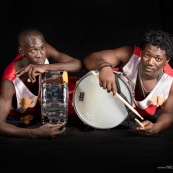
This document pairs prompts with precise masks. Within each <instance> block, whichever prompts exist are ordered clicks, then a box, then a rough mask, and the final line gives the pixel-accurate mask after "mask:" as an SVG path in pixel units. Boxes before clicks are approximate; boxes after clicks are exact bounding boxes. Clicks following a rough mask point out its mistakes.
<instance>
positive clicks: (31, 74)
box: [15, 64, 45, 83]
mask: <svg viewBox="0 0 173 173" xmlns="http://www.w3.org/2000/svg"><path fill="white" fill-rule="evenodd" d="M44 72H45V65H40V64H29V65H28V66H26V67H23V68H21V69H20V70H18V71H17V72H16V73H15V75H16V76H18V77H19V76H22V75H23V74H25V73H27V74H28V80H27V81H28V82H32V83H34V82H35V81H36V78H35V77H36V76H38V75H39V74H40V73H44Z"/></svg>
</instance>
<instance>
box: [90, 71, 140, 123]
mask: <svg viewBox="0 0 173 173" xmlns="http://www.w3.org/2000/svg"><path fill="white" fill-rule="evenodd" d="M91 73H92V74H93V75H94V76H96V77H97V79H98V74H97V73H96V72H95V71H91ZM116 96H117V97H118V98H119V99H120V100H121V101H122V102H123V103H124V104H125V105H126V106H127V107H128V108H129V109H130V110H131V111H133V112H134V113H135V114H136V115H137V116H138V117H139V118H141V119H142V120H143V117H141V116H140V114H139V113H138V112H137V111H136V110H135V109H134V108H133V107H132V106H131V105H130V104H129V103H128V102H126V100H124V99H123V98H122V97H121V96H120V95H119V94H118V93H116V95H115V96H114V97H116Z"/></svg>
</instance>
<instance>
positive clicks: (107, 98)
mask: <svg viewBox="0 0 173 173" xmlns="http://www.w3.org/2000/svg"><path fill="white" fill-rule="evenodd" d="M114 73H115V75H116V74H117V75H116V78H117V79H118V82H117V83H119V87H120V90H121V93H123V94H124V96H125V98H126V101H127V102H128V103H129V104H130V105H132V103H133V94H132V89H131V86H130V83H129V82H128V81H127V79H126V78H125V77H124V76H123V75H122V73H120V72H114ZM73 106H74V109H75V111H76V113H77V115H78V116H79V118H80V119H81V120H82V121H83V122H84V124H86V125H89V126H91V127H93V128H96V129H110V128H114V127H116V126H118V125H120V124H121V123H122V122H123V121H124V120H125V119H126V118H127V116H128V111H127V109H126V106H125V105H124V103H123V102H122V101H121V100H120V99H119V98H118V97H113V95H112V93H107V90H104V89H103V88H102V87H100V86H99V80H98V78H97V77H96V76H95V75H93V74H92V72H91V71H90V72H88V73H87V74H86V75H85V76H83V77H82V78H81V79H80V80H79V81H78V83H77V84H76V87H75V89H74V94H73Z"/></svg>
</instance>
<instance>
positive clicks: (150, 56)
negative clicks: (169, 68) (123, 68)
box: [141, 44, 168, 76]
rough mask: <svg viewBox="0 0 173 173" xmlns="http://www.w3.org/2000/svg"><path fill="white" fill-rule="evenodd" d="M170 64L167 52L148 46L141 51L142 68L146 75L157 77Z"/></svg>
mask: <svg viewBox="0 0 173 173" xmlns="http://www.w3.org/2000/svg"><path fill="white" fill-rule="evenodd" d="M167 63H168V61H167V59H166V52H165V50H161V49H160V48H158V47H156V46H153V45H151V44H147V45H146V46H145V47H144V49H143V50H142V51H141V68H142V71H143V73H145V74H146V75H149V76H151V75H155V74H157V73H158V71H159V70H161V69H162V68H163V67H164V66H165V65H166V64H167Z"/></svg>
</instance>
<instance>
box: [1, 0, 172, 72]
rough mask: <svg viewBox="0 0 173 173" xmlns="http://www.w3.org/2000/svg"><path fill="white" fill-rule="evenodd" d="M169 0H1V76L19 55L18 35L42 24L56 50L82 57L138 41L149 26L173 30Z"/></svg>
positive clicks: (47, 37)
mask: <svg viewBox="0 0 173 173" xmlns="http://www.w3.org/2000/svg"><path fill="white" fill-rule="evenodd" d="M172 11H173V10H172V8H171V1H168V0H153V1H146V0H140V1H139V0H138V1H137V0H130V1H125V0H81V1H76V0H57V1H56V0H54V1H52V0H47V1H46V0H45V1H41V0H35V1H34V0H30V1H23V0H18V1H17V0H4V1H2V2H1V12H0V14H1V15H0V17H1V18H0V19H1V32H0V33H1V39H0V55H1V58H0V69H1V70H0V75H1V74H2V71H3V69H4V68H5V66H6V65H7V64H8V63H9V62H11V60H12V59H13V58H14V57H15V56H16V54H17V47H18V43H17V35H18V33H19V32H20V31H21V30H22V29H23V28H25V27H27V26H34V27H37V28H39V29H40V30H41V31H42V32H43V33H44V34H45V37H46V40H47V41H48V42H49V43H51V44H52V45H53V46H54V47H56V48H57V49H58V50H60V51H63V52H65V53H67V54H69V55H71V56H73V57H75V58H78V59H81V60H83V58H84V57H85V56H86V55H88V54H89V53H91V52H93V51H97V50H101V49H110V48H115V47H117V46H121V45H128V44H139V42H140V39H141V37H142V36H143V34H144V33H145V32H146V31H148V30H149V29H163V30H165V31H167V32H170V33H171V34H173V30H172V26H171V20H172V17H171V16H172V13H173V12H172Z"/></svg>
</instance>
